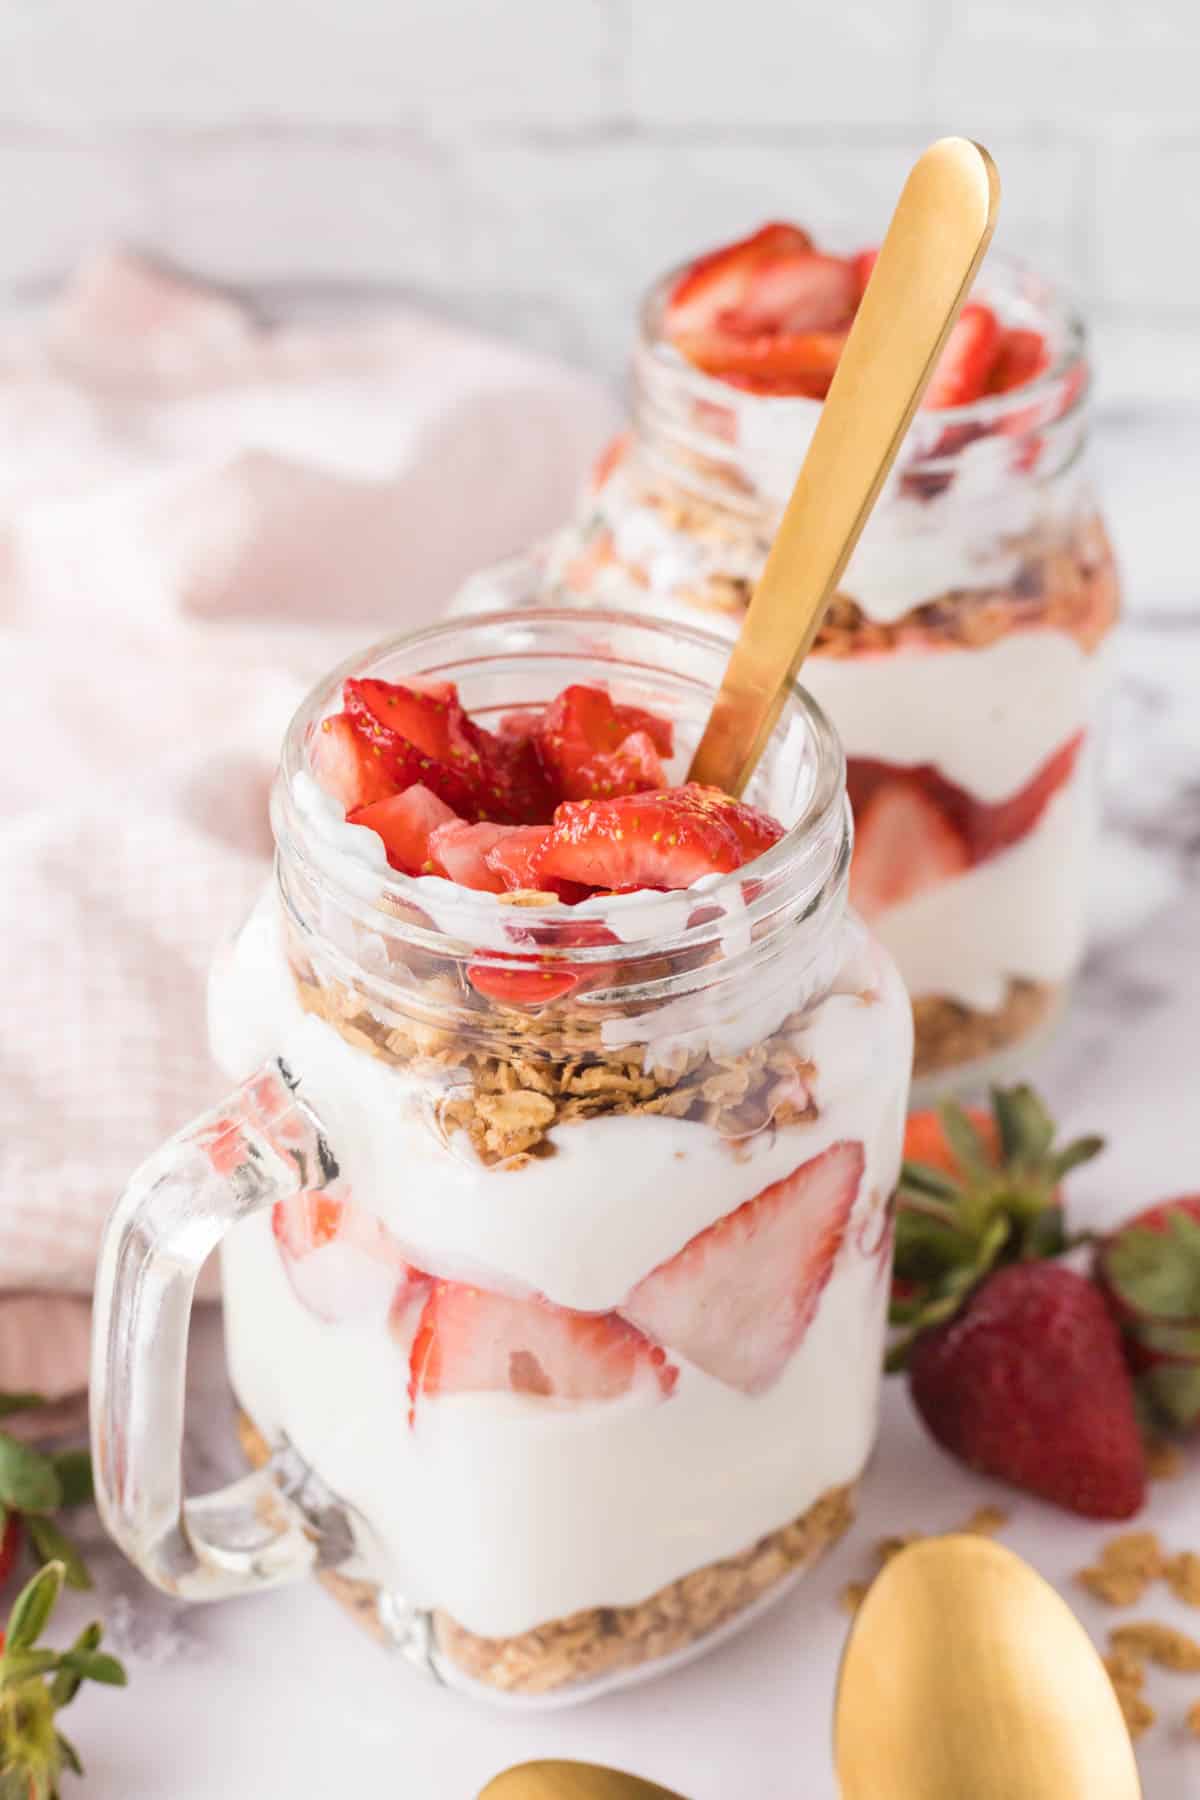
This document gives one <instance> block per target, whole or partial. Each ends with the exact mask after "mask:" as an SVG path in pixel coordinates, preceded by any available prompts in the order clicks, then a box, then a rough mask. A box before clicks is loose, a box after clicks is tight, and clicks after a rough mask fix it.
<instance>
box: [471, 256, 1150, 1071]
mask: <svg viewBox="0 0 1200 1800" xmlns="http://www.w3.org/2000/svg"><path fill="white" fill-rule="evenodd" d="M674 281H675V275H673V274H672V275H669V276H667V277H666V278H665V279H664V280H663V281H662V282H661V283H660V284H659V285H658V286H657V287H656V288H655V289H654V290H653V291H652V292H651V293H650V295H649V296H648V299H647V301H646V303H645V306H644V308H643V311H642V317H641V322H640V324H641V328H640V336H639V341H638V346H637V352H636V357H635V402H634V416H633V422H632V427H631V429H630V431H629V432H628V433H627V434H625V435H624V436H623V437H621V438H620V439H618V440H617V441H616V442H615V443H613V444H612V445H611V446H610V447H609V449H608V451H607V452H606V453H605V455H604V456H603V457H602V458H601V460H600V462H599V464H598V466H597V469H596V471H595V475H594V478H593V482H592V484H591V487H590V489H589V491H588V493H587V494H586V495H585V497H584V499H583V501H582V503H581V506H580V509H579V512H578V515H577V517H576V518H575V519H574V520H572V521H571V522H570V523H569V524H568V525H567V526H566V527H565V528H564V529H563V530H562V531H561V532H560V533H559V534H558V535H557V536H556V537H555V538H554V539H553V540H552V541H551V542H550V543H549V545H547V546H546V548H545V552H544V557H543V558H542V559H540V560H539V563H538V566H537V569H536V572H534V571H533V570H531V567H530V566H529V565H528V564H526V565H522V566H520V567H518V566H516V565H514V567H513V569H512V571H511V576H510V579H509V580H508V581H507V582H506V581H505V577H504V573H503V572H498V574H497V575H496V576H493V577H482V578H478V579H477V581H476V582H475V583H473V584H471V586H470V587H469V588H468V590H467V591H466V592H465V593H464V595H463V597H462V605H463V606H464V608H469V607H472V606H475V605H479V604H484V605H486V604H489V603H491V604H495V603H496V601H497V600H500V601H502V602H503V603H505V604H510V605H511V604H513V603H514V602H515V603H518V604H520V603H528V600H529V598H530V594H531V590H532V589H534V588H535V587H536V590H537V593H538V596H539V598H541V599H545V600H547V601H549V602H550V603H552V604H562V603H564V602H572V603H583V604H589V605H591V604H594V605H600V606H613V605H620V606H622V607H627V608H629V607H634V608H637V609H639V610H642V611H644V612H647V613H650V614H653V615H655V616H657V617H660V618H668V619H676V620H681V621H682V620H690V621H694V622H697V623H701V622H702V623H704V624H706V625H708V626H709V627H710V628H714V629H719V630H723V631H725V632H726V633H728V634H729V635H730V636H732V635H734V634H735V633H736V631H737V629H738V627H739V625H740V622H741V618H742V615H743V613H744V610H745V607H746V604H747V601H748V599H749V596H750V593H751V590H752V587H753V584H754V581H755V579H756V578H757V575H758V573H759V571H760V569H761V567H762V564H763V561H764V559H765V557H766V553H767V550H768V548H769V546H770V543H771V539H772V537H773V535H774V531H775V528H776V525H777V523H778V519H779V516H780V512H781V509H782V506H783V504H784V502H785V500H786V498H787V495H788V493H789V492H790V489H791V484H792V481H793V479H794V477H795V473H796V470H797V468H798V467H799V464H800V461H801V459H802V457H803V453H804V450H805V448H806V446H807V442H808V439H809V437H810V436H811V434H812V431H813V429H814V428H815V425H816V421H817V418H818V417H819V413H820V403H819V402H818V401H815V400H810V399H805V398H791V397H779V396H773V395H761V394H755V393H749V392H744V391H742V390H740V389H738V388H736V387H733V386H730V385H728V384H727V383H726V382H724V381H722V380H720V379H717V378H714V377H711V376H708V375H704V374H702V373H701V372H700V371H699V370H697V369H695V368H693V367H692V366H691V365H690V364H688V363H687V362H685V361H684V360H683V358H682V357H681V356H680V355H679V354H678V352H677V351H676V350H675V349H674V347H673V346H672V345H671V344H670V343H669V342H668V341H667V338H666V336H665V335H664V331H663V313H664V307H665V302H666V296H667V295H668V294H669V293H670V291H671V288H672V286H673V284H674ZM977 297H980V298H983V299H985V300H986V301H987V302H989V303H990V304H991V306H992V307H993V308H994V310H995V311H996V312H997V314H998V315H999V317H1000V318H1001V320H1002V321H1003V322H1004V323H1005V324H1006V325H1008V326H1025V327H1028V328H1031V329H1035V330H1037V331H1038V332H1039V333H1040V334H1041V335H1042V337H1043V338H1044V339H1045V341H1046V345H1047V349H1048V353H1049V366H1048V368H1047V370H1046V372H1045V373H1044V374H1043V375H1041V376H1039V377H1037V378H1036V379H1035V380H1033V381H1031V382H1029V383H1028V384H1026V385H1025V386H1023V387H1021V388H1018V389H1016V390H1014V391H1012V392H1009V393H1006V394H999V395H995V396H990V397H988V398H986V399H982V400H979V401H976V402H974V403H973V404H971V405H969V406H962V407H957V408H953V409H946V410H941V411H936V412H925V413H922V414H920V415H918V418H917V420H916V421H915V423H914V425H913V428H912V430H911V432H910V434H909V438H908V440H907V442H906V444H905V446H904V448H903V450H902V452H901V457H900V460H899V462H898V464H897V467H896V469H895V470H894V472H893V475H892V477H891V479H890V481H889V483H888V485H887V487H886V489H885V491H884V493H883V495H882V497H881V499H880V501H879V503H878V506H877V507H876V510H875V513H874V515H873V516H872V518H871V520H870V522H869V523H868V526H867V528H866V531H865V532H864V535H863V538H862V540H861V542H860V544H859V546H858V549H857V550H856V552H855V554H854V557H853V558H852V560H851V563H850V566H849V568H848V570H847V572H846V575H845V577H844V579H843V582H842V587H841V591H840V592H839V595H838V597H837V599H836V601H835V603H834V606H833V608H832V611H831V613H830V616H829V618H828V620H827V622H826V625H825V627H824V629H823V631H822V633H821V636H820V638H819V639H818V641H817V644H816V647H815V650H814V653H813V654H812V656H811V657H810V658H809V660H808V662H807V663H806V665H805V677H804V678H805V682H806V684H807V685H808V687H809V688H810V689H811V691H812V692H813V693H814V694H815V695H816V697H817V698H818V699H819V700H820V702H821V704H822V705H823V706H824V708H825V709H826V711H827V712H828V714H829V715H830V717H831V718H832V720H833V722H834V724H835V725H836V726H837V728H838V730H839V732H840V734H841V737H842V740H843V743H844V745H845V749H846V755H847V759H848V765H849V768H848V786H849V791H850V797H851V800H852V803H853V806H854V811H855V818H856V828H857V845H856V851H855V863H854V870H853V875H852V880H851V898H852V900H853V901H854V903H855V904H856V905H857V907H858V909H859V911H860V912H861V913H863V915H864V916H865V917H866V918H867V919H868V920H869V921H870V923H871V924H872V926H873V928H874V930H875V931H876V933H877V934H878V936H879V937H880V938H881V939H882V941H883V942H884V943H885V944H886V945H887V947H888V948H889V949H890V950H891V951H892V953H893V955H894V956H895V958H896V960H897V962H898V963H899V965H900V969H901V972H902V974H903V975H904V977H905V980H906V983H907V985H908V989H909V993H910V995H911V997H912V1001H913V1008H914V1015H915V1024H916V1062H915V1075H916V1076H917V1077H918V1078H920V1077H930V1078H933V1079H934V1080H935V1081H936V1082H937V1083H939V1084H942V1083H944V1082H945V1080H946V1079H947V1078H948V1077H951V1076H953V1077H955V1078H957V1079H958V1080H959V1081H960V1082H963V1083H969V1082H970V1081H971V1080H973V1079H978V1078H981V1077H983V1076H984V1075H986V1074H989V1073H991V1072H993V1071H994V1070H996V1069H997V1068H998V1067H999V1066H1000V1065H1001V1064H1002V1063H1003V1062H1004V1061H1005V1060H1008V1059H1009V1056H1010V1054H1011V1053H1013V1052H1016V1053H1017V1055H1020V1054H1022V1053H1023V1052H1024V1051H1025V1050H1027V1049H1028V1046H1029V1043H1030V1040H1031V1039H1032V1038H1034V1037H1035V1036H1036V1035H1038V1034H1039V1033H1040V1032H1041V1031H1042V1029H1043V1028H1045V1027H1046V1026H1048V1025H1049V1024H1050V1023H1051V1021H1052V1020H1053V1018H1054V1016H1055V1014H1056V1013H1057V1011H1058V1009H1059V1007H1060V1005H1061V1003H1062V1000H1063V998H1064V995H1065V991H1066V987H1067V984H1068V982H1069V980H1070V978H1071V976H1072V974H1073V973H1074V971H1075V969H1076V967H1077V965H1078V963H1079V960H1080V957H1081V954H1082V948H1083V936H1084V905H1085V896H1086V887H1087V866H1088V857H1089V841H1090V838H1091V834H1092V828H1093V814H1094V806H1095V781H1094V771H1093V768H1092V762H1093V751H1094V744H1093V727H1094V724H1095V722H1096V718H1097V712H1098V708H1099V705H1100V701H1101V697H1102V695H1103V692H1104V689H1105V686H1106V679H1107V669H1108V661H1109V659H1108V656H1107V655H1106V648H1107V644H1108V639H1109V634H1110V631H1111V628H1112V626H1113V624H1114V621H1115V618H1116V613H1117V604H1118V596H1117V582H1116V574H1115V569H1114V564H1113V558H1112V553H1111V550H1110V547H1109V543H1108V539H1107V537H1106V534H1105V531H1104V527H1103V524H1102V523H1101V520H1100V518H1099V515H1098V513H1097V509H1096V503H1095V499H1094V495H1093V493H1092V489H1091V486H1090V482H1089V477H1088V472H1087V469H1086V465H1085V449H1086V437H1087V391H1088V365H1087V360H1086V347H1085V339H1084V332H1083V328H1082V325H1081V323H1080V321H1079V320H1078V319H1077V318H1076V317H1074V316H1073V315H1072V314H1071V313H1070V312H1069V311H1068V310H1066V309H1065V308H1064V306H1063V305H1062V304H1061V302H1060V301H1059V299H1058V298H1057V296H1056V295H1055V293H1054V291H1053V290H1052V289H1051V288H1050V287H1049V286H1048V285H1047V284H1046V283H1045V282H1043V281H1042V280H1040V279H1039V278H1038V277H1036V276H1035V275H1033V274H1032V273H1031V272H1030V271H1028V270H1026V269H1023V268H1021V267H1020V266H1018V265H1015V264H1007V263H1005V262H1003V261H1002V260H1000V259H993V260H992V261H991V262H990V263H989V265H988V267H987V270H986V271H985V276H984V278H983V279H982V280H981V282H980V284H979V288H978V290H977Z"/></svg>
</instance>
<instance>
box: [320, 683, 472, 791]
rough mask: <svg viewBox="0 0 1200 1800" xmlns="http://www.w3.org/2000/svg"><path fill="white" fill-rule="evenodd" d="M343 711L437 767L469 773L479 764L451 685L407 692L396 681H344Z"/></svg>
mask: <svg viewBox="0 0 1200 1800" xmlns="http://www.w3.org/2000/svg"><path fill="white" fill-rule="evenodd" d="M343 699H344V703H345V707H346V711H347V712H348V713H349V714H350V716H351V718H352V719H356V720H361V721H362V722H363V723H364V724H366V726H367V727H368V729H371V728H374V727H380V728H381V729H382V730H383V731H385V732H394V733H395V734H396V736H397V737H402V738H404V739H405V741H406V742H407V743H409V744H411V745H412V746H413V748H414V750H419V751H420V752H421V755H422V756H428V757H431V758H432V759H433V760H434V761H435V762H440V763H446V764H448V765H449V766H450V767H451V768H457V769H458V770H459V772H460V773H461V774H467V773H469V771H470V769H471V767H472V764H473V763H474V762H476V761H477V760H478V757H477V752H476V750H475V744H474V733H473V730H472V728H471V721H470V720H469V719H468V718H467V715H466V713H465V712H464V710H463V708H462V706H461V704H460V702H459V698H458V690H457V688H456V687H455V686H454V684H453V682H449V681H441V682H436V683H434V684H432V685H430V686H410V685H405V684H401V683H399V682H394V681H373V680H363V681H348V682H347V683H346V685H345V687H344V689H343Z"/></svg>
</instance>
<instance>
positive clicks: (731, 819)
mask: <svg viewBox="0 0 1200 1800" xmlns="http://www.w3.org/2000/svg"><path fill="white" fill-rule="evenodd" d="M675 792H676V794H677V795H678V797H679V803H680V804H681V805H683V806H689V805H692V806H696V807H698V808H700V809H701V810H702V811H704V812H707V811H708V810H709V809H710V808H712V807H716V808H717V809H718V813H719V817H720V818H721V820H722V822H723V823H724V824H726V825H728V827H729V829H730V830H731V831H732V832H733V834H734V836H735V837H736V838H737V841H738V843H739V844H740V845H741V847H742V861H743V862H751V861H752V860H753V859H754V857H756V856H761V855H762V854H763V851H764V850H769V849H770V848H771V845H772V844H777V843H778V842H779V840H780V838H781V837H782V836H783V826H782V825H780V824H779V822H778V820H776V819H773V818H772V817H771V815H770V814H769V813H765V812H763V811H762V810H761V809H760V808H759V807H757V806H749V805H747V803H746V802H745V801H744V800H735V799H734V798H733V797H732V795H730V794H727V793H726V792H725V791H724V789H723V788H715V787H706V786H705V785H704V783H703V782H699V781H689V782H688V783H687V784H686V785H685V786H684V787H681V788H676V790H675Z"/></svg>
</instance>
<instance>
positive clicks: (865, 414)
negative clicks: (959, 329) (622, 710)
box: [688, 138, 1000, 795]
mask: <svg viewBox="0 0 1200 1800" xmlns="http://www.w3.org/2000/svg"><path fill="white" fill-rule="evenodd" d="M999 196H1000V182H999V178H998V176H997V174H996V168H995V165H994V163H993V162H992V159H991V157H990V156H989V155H988V153H987V151H986V150H984V149H983V148H982V147H981V146H980V145H979V144H974V143H971V142H970V140H969V139H967V138H940V139H939V140H938V142H937V143H935V144H931V145H930V147H929V149H928V150H926V151H925V153H924V155H923V156H921V157H920V158H919V159H918V161H917V162H916V163H915V164H914V165H913V168H912V170H911V171H910V173H909V177H908V180H907V181H906V182H905V184H904V190H903V192H902V193H901V195H900V199H899V201H898V203H897V206H896V210H895V212H894V213H893V215H892V222H891V224H890V225H889V226H888V230H887V236H886V237H885V238H884V240H883V244H882V246H881V247H880V251H879V256H878V259H877V261H876V263H875V268H874V270H873V272H872V275H871V279H870V281H869V282H868V284H867V289H866V292H865V293H864V295H863V297H862V302H861V304H860V306H859V308H858V312H857V314H856V315H855V319H854V323H853V325H852V326H851V328H850V335H849V337H848V338H847V340H846V345H845V348H844V349H843V351H842V355H841V359H840V361H839V363H838V367H837V372H836V374H835V375H834V377H833V381H832V383H831V384H830V388H829V394H828V396H827V398H826V400H825V404H824V406H823V407H822V410H821V417H820V419H819V420H818V422H817V428H816V431H815V432H814V433H813V438H812V442H811V444H810V445H809V449H808V455H807V456H806V457H805V459H804V463H803V466H802V468H801V470H800V473H799V475H798V477H797V479H796V485H795V487H794V489H793V490H792V497H791V499H790V500H789V501H788V505H787V510H786V511H785V513H784V515H783V519H782V522H781V523H780V526H779V530H778V532H777V534H776V537H775V542H774V543H773V545H772V546H771V553H770V555H769V556H768V558H767V562H766V567H765V568H764V569H763V572H762V575H761V577H760V578H759V582H758V585H757V587H756V588H755V590H754V594H753V596H752V598H751V601H750V606H749V609H748V611H747V613H746V617H745V620H744V622H743V625H742V631H741V636H740V637H739V638H738V641H737V643H736V644H735V646H734V649H733V653H732V655H731V656H730V659H729V665H728V667H727V668H726V671H725V677H724V680H723V681H722V684H721V690H720V692H719V694H718V695H717V699H716V702H715V704H714V706H713V711H712V715H711V717H710V718H709V721H708V726H707V728H706V730H705V733H704V736H703V738H702V739H701V741H700V744H699V747H698V748H697V751H696V754H695V756H694V758H693V759H692V766H691V769H690V771H689V775H688V778H689V780H691V781H702V782H707V783H708V784H709V785H711V786H713V787H719V788H724V789H725V791H726V792H727V793H730V794H734V795H737V794H740V793H741V791H742V789H743V788H744V786H745V784H746V782H747V780H748V779H749V777H750V775H751V773H752V771H753V769H754V766H755V764H756V763H757V761H758V759H759V756H760V755H761V754H762V750H763V746H764V745H765V743H766V741H767V739H768V737H769V736H770V734H771V731H772V728H773V727H774V724H775V721H776V719H777V718H778V717H779V712H780V709H781V707H782V706H783V701H784V697H785V695H786V693H787V690H788V687H789V685H790V683H791V681H792V680H793V678H794V676H795V674H796V671H797V669H798V668H799V667H800V664H801V662H802V661H803V660H804V657H805V656H806V655H807V654H808V651H809V649H810V648H811V646H812V642H813V639H814V638H815V637H816V635H817V632H818V630H819V629H820V625H821V620H822V619H823V617H824V615H825V609H826V607H827V606H828V604H829V602H830V600H831V599H832V598H833V594H834V590H835V589H836V587H837V583H838V580H839V578H840V576H841V574H842V571H843V570H844V568H845V567H846V564H847V562H848V561H849V560H850V553H851V551H852V550H853V549H854V546H855V544H856V543H857V542H858V537H859V533H860V532H861V531H862V528H863V526H864V524H865V523H866V520H867V515H868V514H869V513H870V511H871V508H872V506H873V505H874V504H875V499H876V496H877V495H878V493H879V490H880V488H881V487H882V485H883V481H884V478H885V476H886V475H887V472H888V470H889V469H890V468H891V466H892V463H893V462H894V461H895V457H896V452H897V450H898V449H899V447H900V442H901V440H902V438H903V437H904V434H905V432H906V431H907V430H908V427H909V425H910V423H911V422H912V417H913V414H914V413H915V411H916V409H917V406H918V404H919V403H920V399H921V395H922V394H923V393H924V391H925V387H926V384H927V383H928V381H929V377H930V376H931V375H932V373H933V370H934V367H935V365H936V363H937V359H938V357H939V355H940V354H941V351H942V347H943V345H944V344H945V342H946V339H947V337H948V336H949V335H950V328H951V326H952V325H953V324H954V321H955V319H956V318H957V316H958V312H959V308H960V307H961V306H962V303H963V300H964V299H965V297H966V294H967V291H968V289H969V288H970V285H971V283H972V281H973V280H974V278H975V271H976V270H977V269H978V267H979V264H980V262H981V261H982V258H983V253H984V251H985V250H986V249H987V246H988V243H989V241H990V239H991V235H992V228H993V225H994V223H995V216H996V207H997V204H998V202H999Z"/></svg>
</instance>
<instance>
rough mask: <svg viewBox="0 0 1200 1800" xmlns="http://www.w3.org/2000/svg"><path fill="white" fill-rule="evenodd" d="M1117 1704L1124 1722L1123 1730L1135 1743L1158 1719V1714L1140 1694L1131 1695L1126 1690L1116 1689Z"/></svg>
mask: <svg viewBox="0 0 1200 1800" xmlns="http://www.w3.org/2000/svg"><path fill="white" fill-rule="evenodd" d="M1116 1695H1117V1702H1118V1704H1119V1706H1120V1708H1121V1716H1122V1717H1123V1718H1124V1720H1125V1728H1126V1730H1127V1731H1128V1732H1129V1735H1130V1737H1131V1738H1132V1739H1133V1740H1134V1742H1135V1743H1136V1742H1137V1740H1138V1738H1140V1737H1142V1736H1144V1734H1145V1733H1146V1732H1147V1731H1149V1729H1150V1727H1151V1726H1152V1725H1153V1724H1154V1722H1155V1720H1156V1719H1157V1718H1158V1714H1157V1713H1156V1712H1155V1710H1154V1708H1153V1707H1152V1706H1151V1704H1150V1702H1149V1701H1148V1700H1146V1699H1144V1698H1143V1696H1142V1695H1141V1694H1134V1693H1131V1692H1130V1690H1129V1689H1128V1688H1117V1689H1116Z"/></svg>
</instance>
